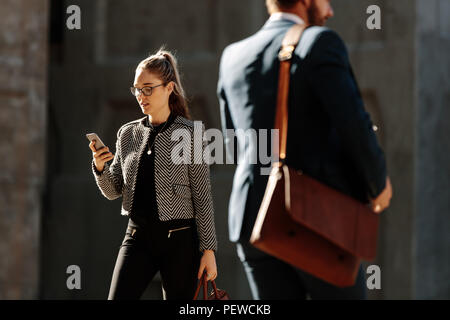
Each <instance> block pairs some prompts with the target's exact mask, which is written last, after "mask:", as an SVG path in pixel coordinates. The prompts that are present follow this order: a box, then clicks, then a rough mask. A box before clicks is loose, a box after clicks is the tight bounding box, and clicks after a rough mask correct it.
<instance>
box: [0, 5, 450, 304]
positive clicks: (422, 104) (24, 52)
mask: <svg viewBox="0 0 450 320" xmlns="http://www.w3.org/2000/svg"><path fill="white" fill-rule="evenodd" d="M74 4H75V5H78V6H79V7H80V9H81V29H80V30H69V29H68V28H67V27H66V19H67V18H68V17H69V16H70V14H67V13H66V9H67V7H68V6H69V5H74ZM373 4H375V5H378V6H379V7H380V8H381V30H369V29H368V28H367V27H366V20H367V18H368V17H369V14H367V13H366V9H367V7H369V6H370V5H373ZM332 5H333V7H334V9H335V17H334V18H332V19H331V20H330V22H329V24H328V26H329V27H330V28H332V29H334V30H336V31H337V32H338V33H339V34H340V35H341V36H342V38H343V39H344V41H345V42H346V44H347V46H348V49H349V54H350V60H351V62H352V65H353V68H354V71H355V75H356V77H357V79H358V83H359V86H360V89H361V92H362V94H363V98H364V101H365V104H366V108H367V110H368V111H369V112H370V114H371V116H372V118H373V120H374V123H375V124H376V125H377V126H378V128H379V130H378V133H377V134H378V136H379V139H380V142H381V144H382V146H383V148H384V150H385V152H386V157H387V161H388V170H389V175H390V176H391V180H392V184H393V188H394V198H393V201H392V205H391V207H390V208H389V209H388V210H387V211H386V212H385V213H383V214H382V219H381V226H380V241H379V250H378V257H377V259H376V260H375V261H373V262H369V263H365V265H366V266H367V265H370V264H377V265H379V266H380V268H381V282H382V284H381V289H380V290H371V291H369V296H370V297H371V298H374V299H416V298H425V299H430V298H446V299H448V298H450V256H449V255H450V233H449V232H448V230H449V227H450V225H449V224H450V197H449V193H450V139H448V137H450V126H448V124H447V123H446V122H448V120H449V119H450V109H449V108H448V104H449V103H450V86H449V83H450V81H449V77H450V58H449V57H450V54H449V52H450V22H449V20H448V18H447V17H448V16H450V1H448V0H426V1H425V0H414V1H413V0H395V1H394V0H358V1H356V0H335V1H333V3H332ZM267 17H268V16H267V13H266V10H265V6H264V1H262V0H249V1H244V2H243V1H237V0H233V1H229V0H228V1H225V0H215V1H212V0H199V1H195V3H194V2H190V3H189V5H186V2H185V1H181V0H170V1H146V0H135V1H133V4H131V3H130V2H129V1H123V0H95V1H87V0H79V1H71V2H69V1H63V0H34V1H27V0H14V1H13V0H5V1H2V2H1V3H0V27H1V28H0V65H1V69H0V123H1V124H0V130H1V133H2V134H1V135H0V158H1V159H2V166H3V170H2V171H1V173H0V299H105V298H106V297H107V294H108V289H109V282H110V280H111V275H112V271H113V267H114V263H115V259H116V255H117V252H118V249H119V245H120V243H121V241H122V238H123V236H124V232H125V226H126V223H127V221H126V218H124V217H121V216H120V213H119V212H120V205H121V200H115V201H108V200H107V199H105V198H103V196H102V195H101V194H100V192H99V190H98V189H97V186H96V184H95V181H94V178H93V176H92V173H91V171H90V164H91V158H92V156H91V152H90V150H89V149H88V141H87V140H86V138H85V134H86V133H88V132H96V133H98V134H99V135H100V137H102V139H103V140H104V142H105V143H106V144H107V145H108V146H110V148H112V149H114V144H115V140H116V132H117V130H118V128H119V127H120V126H121V125H122V124H123V123H125V122H128V121H131V120H133V119H136V118H139V117H141V116H142V114H141V112H140V109H139V108H138V106H137V104H136V101H135V100H134V98H133V97H132V96H131V95H130V93H129V90H128V87H129V86H130V85H131V84H132V81H133V77H134V69H135V67H136V65H137V63H138V62H139V61H140V60H142V59H143V58H145V57H146V56H147V54H148V53H150V52H154V51H155V50H157V49H158V48H159V47H160V46H161V45H163V44H166V47H167V48H168V49H170V50H174V51H175V52H176V54H177V56H178V58H179V63H180V65H181V71H182V74H183V83H184V84H185V88H186V91H187V93H188V95H189V97H190V106H191V114H192V118H193V119H197V120H203V121H204V123H205V125H206V127H207V128H219V129H220V116H219V106H218V102H217V98H216V93H215V92H216V83H217V72H218V64H219V59H220V55H221V52H222V50H223V48H224V47H225V46H226V45H227V44H229V43H231V42H234V41H237V40H239V39H242V38H244V37H247V36H249V35H251V34H253V33H254V32H256V31H257V30H258V29H259V28H260V27H261V26H262V25H263V24H264V22H265V20H266V19H267ZM243 54H245V52H243ZM233 173H234V166H233V165H219V164H214V165H212V166H211V179H212V184H213V196H214V207H215V215H216V227H217V232H218V241H219V251H218V253H217V263H218V271H219V278H218V279H217V284H218V286H219V287H223V288H224V289H226V290H227V291H228V292H229V293H230V295H231V296H232V298H234V299H250V298H251V294H250V290H249V287H248V284H247V279H246V277H245V274H244V271H243V268H242V266H241V264H240V262H239V260H238V258H237V256H236V252H235V246H234V245H233V244H231V243H230V242H229V241H228V237H227V236H228V229H227V206H228V196H229V193H230V191H231V183H232V177H233ZM70 265H77V266H79V267H80V269H81V289H80V290H76V289H74V290H69V289H68V288H67V285H66V280H67V278H68V277H69V274H67V268H68V266H70ZM161 297H162V295H161V289H160V278H159V277H156V278H155V279H154V281H153V282H152V283H151V285H150V286H149V288H148V290H147V291H146V293H145V295H144V298H145V299H160V298H161Z"/></svg>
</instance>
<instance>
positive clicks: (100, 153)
mask: <svg viewBox="0 0 450 320" xmlns="http://www.w3.org/2000/svg"><path fill="white" fill-rule="evenodd" d="M105 152H109V148H108V147H103V148H100V149H98V150H97V151H96V152H94V157H95V158H98V157H100V156H101V155H102V154H103V153H105Z"/></svg>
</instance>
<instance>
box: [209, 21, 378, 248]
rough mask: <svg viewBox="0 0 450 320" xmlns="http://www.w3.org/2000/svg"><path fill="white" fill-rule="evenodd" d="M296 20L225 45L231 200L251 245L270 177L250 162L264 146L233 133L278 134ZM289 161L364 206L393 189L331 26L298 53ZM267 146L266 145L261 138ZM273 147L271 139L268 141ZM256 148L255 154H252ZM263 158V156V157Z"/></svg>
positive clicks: (239, 237)
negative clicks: (282, 73)
mask: <svg viewBox="0 0 450 320" xmlns="http://www.w3.org/2000/svg"><path fill="white" fill-rule="evenodd" d="M293 24H294V23H293V22H291V21H288V20H278V21H271V20H269V21H268V22H267V23H266V24H265V25H264V26H263V27H262V28H261V29H260V30H259V31H258V32H257V33H256V34H254V35H253V36H251V37H249V38H246V39H244V40H242V41H239V42H236V43H233V44H231V45H229V46H228V47H226V48H225V50H224V52H223V54H222V58H221V63H220V72H219V82H218V91H217V93H218V97H219V101H220V111H221V121H222V130H223V131H224V135H225V142H226V151H227V155H229V154H230V152H231V151H232V148H233V146H232V143H233V142H234V144H235V145H236V146H237V150H235V155H236V154H237V158H235V159H234V160H235V161H236V160H237V163H238V165H237V167H236V172H235V175H234V179H233V188H232V192H231V197H230V201H229V208H228V211H229V215H228V223H229V225H228V226H229V237H230V240H231V241H233V242H236V241H248V239H249V237H250V234H251V231H252V228H253V224H254V221H255V219H256V216H257V213H258V210H259V206H260V203H261V201H262V198H263V196H264V191H265V187H266V184H267V180H268V176H267V175H262V174H261V171H260V169H261V167H270V163H269V164H267V165H264V164H262V163H260V161H259V160H260V159H259V158H258V162H257V163H256V164H251V163H250V161H244V157H245V156H246V154H247V156H248V153H251V152H254V150H255V148H256V146H255V145H254V143H252V142H251V141H252V140H250V139H248V138H245V135H237V138H236V139H234V138H233V136H231V135H227V134H226V129H234V130H236V129H242V130H247V129H250V128H253V129H268V130H270V129H272V128H273V125H274V119H275V110H276V97H277V84H278V72H279V60H278V58H277V55H278V52H279V49H280V47H281V41H282V39H283V37H284V35H285V33H286V32H287V30H288V29H289V27H291V26H292V25H293ZM288 117H289V120H288V138H287V147H286V164H287V165H289V166H291V167H293V168H296V169H302V170H303V171H304V172H305V173H306V174H308V175H310V176H311V177H313V178H315V179H317V180H319V181H321V182H323V183H325V184H327V185H329V186H331V187H333V188H335V189H337V190H339V191H342V192H344V193H346V194H348V195H350V196H352V197H354V198H356V199H358V200H360V201H363V202H368V201H369V199H370V198H375V197H376V196H377V195H378V194H379V193H380V192H381V191H382V190H383V189H384V187H385V181H386V163H385V158H384V154H383V152H382V150H381V149H380V147H379V145H378V142H377V139H376V136H375V133H374V131H373V125H372V121H371V119H370V116H369V114H368V113H367V112H366V111H365V110H364V105H363V101H362V99H361V95H360V92H359V89H358V86H357V83H356V80H355V78H354V76H353V72H352V69H351V66H350V63H349V58H348V54H347V50H346V47H345V45H344V43H343V41H342V40H341V38H340V37H339V36H338V35H337V34H336V33H335V32H334V31H332V30H330V29H328V28H325V27H310V28H307V29H306V30H305V31H304V33H303V35H302V37H301V39H300V42H299V45H298V46H297V48H296V50H295V55H294V57H293V59H292V66H291V81H290V90H289V103H288ZM258 143H259V140H258ZM268 144H269V145H270V140H269V141H268ZM250 150H253V151H250ZM256 153H257V152H256Z"/></svg>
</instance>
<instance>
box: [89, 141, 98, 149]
mask: <svg viewBox="0 0 450 320" xmlns="http://www.w3.org/2000/svg"><path fill="white" fill-rule="evenodd" d="M89 148H90V149H91V150H92V151H93V152H95V151H97V150H95V140H92V141H91V143H89Z"/></svg>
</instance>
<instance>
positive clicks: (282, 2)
mask: <svg viewBox="0 0 450 320" xmlns="http://www.w3.org/2000/svg"><path fill="white" fill-rule="evenodd" d="M299 1H300V0H266V6H267V7H268V8H269V9H270V8H278V9H290V8H292V7H293V6H294V5H295V4H297V3H298V2H299Z"/></svg>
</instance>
